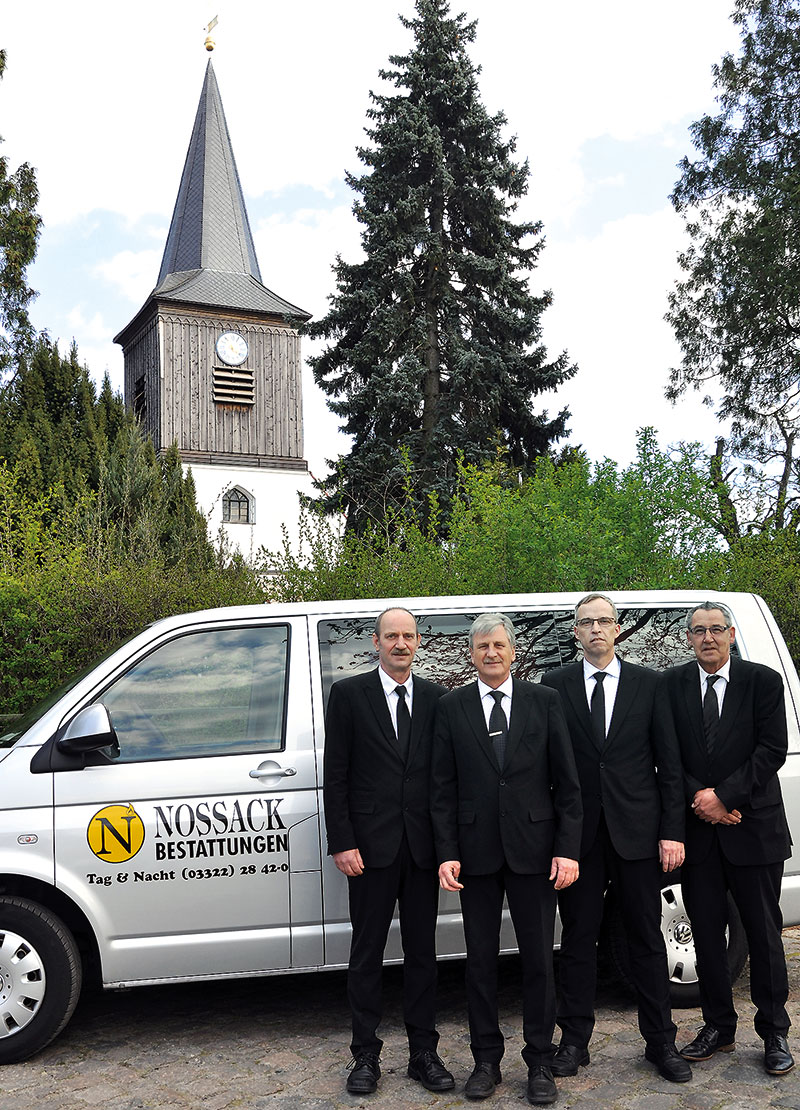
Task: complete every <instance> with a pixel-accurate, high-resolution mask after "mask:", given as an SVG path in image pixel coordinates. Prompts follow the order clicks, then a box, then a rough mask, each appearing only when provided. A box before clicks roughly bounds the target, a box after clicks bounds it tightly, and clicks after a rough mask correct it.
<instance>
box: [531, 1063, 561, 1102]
mask: <svg viewBox="0 0 800 1110" xmlns="http://www.w3.org/2000/svg"><path fill="white" fill-rule="evenodd" d="M525 1095H526V1097H527V1099H528V1102H531V1103H533V1105H534V1106H546V1105H547V1104H548V1103H551V1102H555V1101H556V1099H557V1098H558V1091H557V1090H556V1085H555V1083H554V1082H553V1073H552V1071H551V1070H550V1068H546V1067H544V1065H538V1066H537V1067H533V1068H528V1088H527V1090H526V1091H525Z"/></svg>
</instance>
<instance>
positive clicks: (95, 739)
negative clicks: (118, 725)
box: [56, 702, 119, 755]
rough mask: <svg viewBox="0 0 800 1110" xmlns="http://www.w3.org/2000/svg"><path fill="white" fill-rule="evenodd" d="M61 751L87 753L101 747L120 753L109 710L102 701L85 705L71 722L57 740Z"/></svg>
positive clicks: (68, 753)
mask: <svg viewBox="0 0 800 1110" xmlns="http://www.w3.org/2000/svg"><path fill="white" fill-rule="evenodd" d="M56 747H57V748H58V750H59V751H60V752H64V753H66V754H67V755H85V754H86V753H87V752H96V751H99V750H100V749H101V748H112V749H113V751H114V754H115V755H118V754H119V742H118V740H117V734H116V732H115V731H114V726H113V725H112V724H111V718H110V717H109V715H108V710H107V709H106V707H105V706H104V705H103V703H102V702H95V704H94V705H87V706H85V707H84V708H83V709H82V710H81V711H80V713H77V714H76V715H75V716H74V717H73V718H72V720H71V721H70V723H69V726H68V727H67V731H66V732H65V733H64V735H63V736H62V737H61V738H60V739H59V740H58V741H57V742H56Z"/></svg>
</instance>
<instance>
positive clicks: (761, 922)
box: [681, 837, 790, 1040]
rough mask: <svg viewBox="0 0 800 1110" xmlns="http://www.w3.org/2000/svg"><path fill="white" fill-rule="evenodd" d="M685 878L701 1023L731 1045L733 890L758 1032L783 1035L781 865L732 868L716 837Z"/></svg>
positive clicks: (785, 1021)
mask: <svg viewBox="0 0 800 1110" xmlns="http://www.w3.org/2000/svg"><path fill="white" fill-rule="evenodd" d="M681 874H682V881H683V897H684V901H685V902H686V909H687V911H688V913H689V917H690V919H691V922H692V931H693V933H694V946H695V951H696V953H697V971H698V975H699V979H700V1003H701V1005H702V1008H703V1021H705V1022H707V1023H708V1024H710V1025H714V1026H716V1028H717V1029H719V1031H720V1033H721V1034H722V1035H723V1037H725V1038H728V1037H730V1039H731V1040H733V1037H734V1035H735V1033H736V1021H737V1017H738V1015H737V1013H736V1010H735V1009H734V1005H733V991H732V989H731V976H730V969H729V967H728V954H727V947H726V942H725V930H726V928H727V927H728V899H727V892H728V891H730V893H731V895H732V897H733V900H734V902H735V903H736V908H737V909H738V911H739V915H740V916H741V919H742V924H743V925H744V931H745V933H746V934H747V941H748V944H749V946H750V997H751V999H752V1000H753V1005H754V1006H755V1007H756V1016H755V1023H754V1024H755V1028H756V1032H757V1033H758V1035H759V1036H760V1037H765V1036H766V1035H767V1034H768V1033H781V1034H783V1035H784V1036H785V1035H786V1033H787V1032H788V1030H789V1025H790V1022H789V1015H788V1014H787V1012H786V999H787V997H788V994H789V980H788V976H787V974H786V958H785V955H784V951H783V942H782V941H781V929H782V928H783V917H782V916H781V908H780V903H779V898H780V893H781V878H782V876H783V864H782V863H767V864H756V865H754V866H750V867H742V866H739V865H737V864H734V863H730V861H729V860H727V859H726V858H725V856H724V855H723V853H722V852H721V851H720V849H719V843H718V841H717V838H716V837H715V838H714V848H713V849H712V851H711V852H710V853H709V855H708V856H707V857H706V858H705V859H704V860H703V861H702V863H698V864H695V865H691V864H684V866H683V870H682V873H681Z"/></svg>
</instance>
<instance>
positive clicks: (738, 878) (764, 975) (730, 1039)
mask: <svg viewBox="0 0 800 1110" xmlns="http://www.w3.org/2000/svg"><path fill="white" fill-rule="evenodd" d="M687 630H688V633H687V634H688V641H689V643H690V644H691V646H692V648H693V649H694V653H695V656H696V659H697V662H696V663H694V662H692V663H687V664H685V665H684V666H681V667H673V668H672V669H671V670H669V671H667V672H666V683H667V691H668V694H669V700H670V705H671V707H672V713H673V716H674V719H675V726H676V729H677V733H678V740H679V742H680V746H681V755H682V761H683V769H684V791H685V799H686V803H687V806H688V811H687V818H686V863H685V865H684V867H683V873H682V880H683V894H684V898H685V901H686V909H687V910H688V913H689V917H690V918H691V922H692V931H693V933H694V944H695V951H696V953H697V971H698V976H699V981H700V1001H701V1004H702V1009H703V1021H704V1023H705V1024H704V1025H703V1028H702V1029H701V1030H700V1032H699V1033H698V1035H697V1037H695V1039H694V1040H693V1041H692V1042H691V1044H688V1045H687V1046H686V1048H684V1049H682V1053H683V1055H684V1056H685V1057H686V1058H687V1059H688V1060H707V1059H709V1057H711V1056H712V1055H713V1054H714V1053H715V1052H731V1051H732V1050H733V1048H734V1047H735V1045H734V1040H735V1036H736V1018H737V1015H736V1010H735V1009H734V1006H733V994H732V991H731V980H730V973H729V969H728V959H727V949H726V943H725V930H726V928H727V925H728V911H727V906H728V899H727V896H728V892H730V894H731V895H732V897H733V900H734V902H735V903H736V906H737V909H738V910H739V914H740V916H741V919H742V924H743V925H744V929H745V932H746V934H747V939H748V942H749V945H750V997H751V998H752V1000H753V1003H754V1005H755V1007H756V1016H755V1028H756V1032H757V1033H758V1035H759V1036H760V1037H761V1038H763V1041H764V1066H765V1068H766V1070H767V1072H768V1073H769V1074H770V1075H785V1074H786V1072H788V1071H791V1069H792V1068H793V1067H794V1060H793V1059H792V1054H791V1052H790V1051H789V1044H788V1041H787V1033H788V1031H789V1016H788V1014H787V1013H786V999H787V996H788V990H789V984H788V978H787V974H786V960H785V958H784V952H783V944H782V943H781V928H782V925H783V919H782V917H781V910H780V904H779V898H780V892H781V879H782V877H783V864H784V860H786V859H787V858H788V857H789V856H790V855H791V838H790V836H789V827H788V824H787V822H786V814H785V812H784V809H783V798H782V796H781V788H780V783H779V782H778V768H779V767H781V766H782V765H783V763H784V761H785V759H786V751H787V747H788V740H787V733H786V708H785V705H784V700H783V679H782V678H781V676H780V675H779V674H778V673H777V671H774V670H772V669H771V668H770V667H763V666H761V665H759V664H758V663H749V662H746V661H744V660H742V659H739V658H732V657H731V644H732V643H733V642H734V639H735V637H736V630H735V628H734V627H733V618H732V616H731V613H730V610H729V609H728V608H727V607H726V606H725V605H722V604H720V603H719V602H716V601H706V602H704V603H703V604H702V605H699V606H697V607H696V608H695V609H693V610H692V612H690V614H689V617H688V620H687Z"/></svg>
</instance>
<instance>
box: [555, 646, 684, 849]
mask: <svg viewBox="0 0 800 1110" xmlns="http://www.w3.org/2000/svg"><path fill="white" fill-rule="evenodd" d="M542 684H543V685H545V686H551V687H552V688H553V689H554V690H557V691H558V693H559V694H560V695H561V698H562V701H563V703H564V712H565V714H566V718H567V727H568V728H569V734H570V738H571V740H572V747H573V751H574V753H575V763H576V764H577V767H578V775H579V777H580V781H581V791H582V793H583V837H582V841H581V855H584V854H585V853H586V852H587V851H588V850H589V849H590V848H591V847H592V845H593V843H594V841H595V838H596V836H597V826H598V823H599V821H600V815H601V813H602V814H604V815H605V819H606V825H607V827H608V833H609V836H610V837H611V843H612V844H613V845H614V848H615V850H616V851H617V852H618V853H619V855H620V856H622V858H623V859H630V860H634V859H648V858H650V857H652V856H657V855H658V842H659V840H677V841H683V837H684V809H685V806H684V799H683V775H682V771H681V761H680V751H679V748H678V742H677V739H676V736H675V732H674V730H673V728H672V725H671V720H670V714H669V710H668V707H667V703H666V693H665V690H664V686H663V682H662V681H661V678H660V676H659V675H658V674H657V673H656V672H655V671H651V670H649V669H648V668H646V667H637V666H635V665H634V664H632V663H625V662H622V663H621V664H620V674H619V684H618V686H617V696H616V698H615V699H614V712H613V714H612V716H611V723H610V725H609V729H608V735H607V736H606V740H605V744H604V745H603V748H602V750H600V749H598V747H597V745H596V744H595V742H594V739H593V735H592V719H591V715H590V712H589V704H588V702H587V700H586V687H585V683H584V679H583V661H581V662H579V663H572V664H570V665H569V666H568V667H564V668H563V669H560V670H553V671H549V672H548V673H547V674H546V675H544V677H543V678H542Z"/></svg>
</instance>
